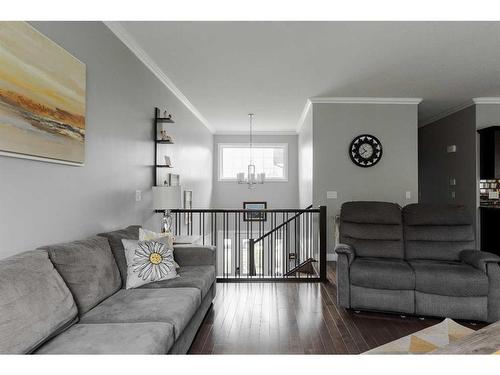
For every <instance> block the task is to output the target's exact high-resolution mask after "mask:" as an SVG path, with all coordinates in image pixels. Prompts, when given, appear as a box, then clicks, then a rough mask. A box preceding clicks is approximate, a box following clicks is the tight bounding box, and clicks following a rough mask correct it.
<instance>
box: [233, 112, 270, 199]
mask: <svg viewBox="0 0 500 375" xmlns="http://www.w3.org/2000/svg"><path fill="white" fill-rule="evenodd" d="M253 116H254V114H253V113H249V114H248V118H249V121H250V150H249V151H250V162H249V164H248V167H247V174H246V176H245V172H240V173H238V174H237V175H236V178H237V179H238V184H247V185H248V188H249V189H253V188H254V187H255V185H257V184H263V183H264V181H265V179H266V174H265V173H255V164H254V163H253V134H252V125H253Z"/></svg>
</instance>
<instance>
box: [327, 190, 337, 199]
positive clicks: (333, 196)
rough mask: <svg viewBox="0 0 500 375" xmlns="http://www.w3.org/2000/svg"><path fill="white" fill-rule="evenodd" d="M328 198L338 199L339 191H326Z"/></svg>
mask: <svg viewBox="0 0 500 375" xmlns="http://www.w3.org/2000/svg"><path fill="white" fill-rule="evenodd" d="M326 199H337V192H336V191H327V192H326Z"/></svg>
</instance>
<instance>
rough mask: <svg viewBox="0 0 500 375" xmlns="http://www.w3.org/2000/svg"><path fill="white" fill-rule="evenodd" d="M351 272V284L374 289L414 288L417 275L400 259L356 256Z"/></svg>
mask: <svg viewBox="0 0 500 375" xmlns="http://www.w3.org/2000/svg"><path fill="white" fill-rule="evenodd" d="M349 274H350V278H351V284H353V285H357V286H362V287H365V288H373V289H392V290H413V289H415V275H414V273H413V270H412V269H411V267H410V265H409V264H408V263H406V262H405V261H404V260H400V259H375V258H356V259H355V260H354V262H353V263H352V265H351V267H350V269H349Z"/></svg>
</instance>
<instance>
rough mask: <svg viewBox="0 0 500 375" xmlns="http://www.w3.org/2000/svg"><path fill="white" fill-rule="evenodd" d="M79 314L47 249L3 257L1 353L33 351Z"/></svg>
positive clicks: (0, 269) (0, 276)
mask: <svg viewBox="0 0 500 375" xmlns="http://www.w3.org/2000/svg"><path fill="white" fill-rule="evenodd" d="M76 316H77V307H76V304H75V301H74V300H73V297H72V295H71V292H70V290H69V289H68V287H67V286H66V284H65V283H64V281H63V279H62V277H61V276H60V275H59V274H58V273H57V271H56V270H55V269H54V266H53V265H52V263H51V262H50V260H49V256H48V254H47V252H45V251H28V252H26V253H22V254H19V255H15V256H13V257H10V258H7V259H3V260H1V261H0V353H2V354H6V353H15V354H22V353H30V352H32V351H33V350H34V349H36V348H37V347H38V346H39V345H40V344H42V343H43V342H44V341H46V340H47V339H48V338H50V337H51V336H53V335H56V334H57V333H59V332H61V331H62V330H64V329H66V328H67V327H68V326H70V325H71V324H72V323H74V321H75V319H76Z"/></svg>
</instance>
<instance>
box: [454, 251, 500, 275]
mask: <svg viewBox="0 0 500 375" xmlns="http://www.w3.org/2000/svg"><path fill="white" fill-rule="evenodd" d="M460 260H461V261H462V262H464V263H467V264H470V265H471V266H473V267H475V268H478V269H480V270H483V271H484V272H487V264H488V263H500V257H499V256H498V255H495V254H492V253H488V252H486V251H478V250H462V251H461V252H460Z"/></svg>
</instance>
